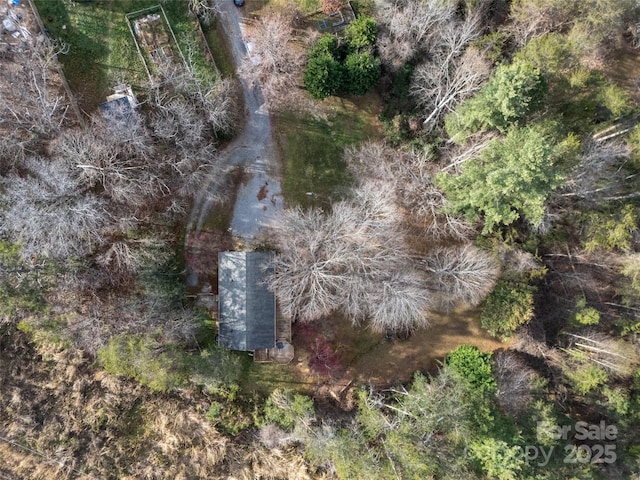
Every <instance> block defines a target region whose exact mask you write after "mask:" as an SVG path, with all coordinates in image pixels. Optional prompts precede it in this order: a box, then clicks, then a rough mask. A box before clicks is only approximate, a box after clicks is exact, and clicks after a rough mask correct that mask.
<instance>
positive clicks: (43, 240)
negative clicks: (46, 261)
mask: <svg viewBox="0 0 640 480" xmlns="http://www.w3.org/2000/svg"><path fill="white" fill-rule="evenodd" d="M25 168H26V169H27V170H28V175H26V176H19V175H17V174H11V175H9V176H7V177H5V178H4V179H3V180H2V185H3V195H2V197H3V203H4V204H5V208H4V209H3V211H1V212H0V216H1V218H2V222H0V225H1V226H0V233H2V234H3V235H5V236H6V237H7V238H10V239H12V240H13V241H17V242H20V243H21V244H22V255H23V256H24V257H25V258H29V257H30V256H32V255H35V256H39V255H45V256H47V255H50V256H53V257H58V258H68V257H70V256H72V255H84V254H86V253H88V252H90V251H91V250H92V249H93V247H94V246H95V245H97V244H99V243H101V242H102V241H103V238H102V229H103V228H104V227H105V226H106V225H107V224H108V223H109V220H110V219H109V216H108V214H107V213H106V211H105V202H104V200H102V199H100V198H98V197H97V196H95V195H93V194H91V193H89V192H88V191H87V189H86V188H83V187H82V185H81V184H80V182H79V180H78V179H77V177H74V176H73V175H72V172H71V171H70V169H69V167H68V166H67V165H65V164H64V163H63V162H57V161H47V160H45V159H43V158H39V157H35V158H29V159H27V161H26V162H25Z"/></svg>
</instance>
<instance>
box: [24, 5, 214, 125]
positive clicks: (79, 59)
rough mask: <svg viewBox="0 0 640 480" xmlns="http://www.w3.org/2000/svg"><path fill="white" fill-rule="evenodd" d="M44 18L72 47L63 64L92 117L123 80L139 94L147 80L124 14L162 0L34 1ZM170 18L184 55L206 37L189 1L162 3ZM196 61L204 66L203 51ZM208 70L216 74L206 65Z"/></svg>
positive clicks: (52, 32)
mask: <svg viewBox="0 0 640 480" xmlns="http://www.w3.org/2000/svg"><path fill="white" fill-rule="evenodd" d="M35 3H36V6H37V7H38V11H39V12H40V16H41V17H42V20H43V22H44V24H45V26H46V28H47V29H48V30H49V35H50V36H51V37H52V38H60V39H62V40H63V41H64V42H66V43H67V44H69V46H70V50H69V53H68V54H67V55H61V56H60V61H61V62H62V64H63V69H64V73H65V76H66V77H67V80H68V81H69V84H70V85H71V89H72V90H73V92H74V93H75V95H76V96H77V98H78V103H79V105H80V108H81V109H83V110H84V111H86V112H91V111H92V110H94V109H95V108H96V107H97V106H98V105H99V104H100V103H102V102H103V101H104V99H105V97H106V96H107V95H108V94H110V93H112V92H111V88H112V87H113V86H114V85H115V84H117V83H119V82H122V81H125V82H128V83H131V84H132V85H133V86H134V88H135V87H137V89H140V87H141V86H143V85H144V83H145V82H147V80H148V79H147V75H146V72H145V70H144V66H143V63H142V61H141V60H140V57H139V55H138V52H137V51H136V47H135V43H134V40H133V38H132V36H131V32H130V30H129V26H128V25H127V21H126V19H125V15H126V14H127V13H130V12H134V11H137V10H140V9H143V8H146V7H150V6H154V5H158V0H95V1H93V2H86V3H85V2H75V1H72V0H58V1H51V0H35ZM162 6H163V8H164V10H165V12H166V14H167V18H168V20H169V23H170V24H171V27H172V28H173V31H174V33H175V35H176V38H177V40H178V43H179V44H180V47H181V49H182V50H183V52H184V51H185V47H186V45H187V43H189V42H191V43H194V42H196V44H198V43H197V42H199V41H200V39H201V35H200V32H199V30H198V26H197V23H196V22H195V19H194V18H193V17H192V16H190V15H189V12H188V9H187V2H185V1H183V0H173V1H165V2H162ZM194 62H195V63H196V64H197V65H198V66H205V65H206V60H204V55H203V53H202V52H201V51H200V49H198V50H197V52H196V58H195V59H194ZM207 69H208V70H210V71H211V70H212V69H211V68H210V67H209V66H207Z"/></svg>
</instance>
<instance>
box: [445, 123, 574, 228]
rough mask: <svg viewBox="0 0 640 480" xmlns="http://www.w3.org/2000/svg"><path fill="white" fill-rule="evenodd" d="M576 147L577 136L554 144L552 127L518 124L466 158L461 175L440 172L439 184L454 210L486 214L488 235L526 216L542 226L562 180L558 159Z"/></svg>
mask: <svg viewBox="0 0 640 480" xmlns="http://www.w3.org/2000/svg"><path fill="white" fill-rule="evenodd" d="M576 151H577V141H576V139H575V138H574V137H572V136H569V137H567V138H566V139H564V140H562V141H560V142H558V143H556V142H555V140H554V135H553V132H551V131H550V129H549V127H545V126H543V125H541V124H534V125H532V126H529V127H525V128H515V129H513V130H511V131H510V132H509V133H508V134H507V135H506V136H505V137H504V139H495V140H493V141H491V142H490V143H489V145H488V146H487V147H486V148H485V149H484V150H483V151H482V152H481V154H480V156H479V157H477V158H474V159H472V160H469V161H467V162H466V163H465V164H464V165H463V168H462V173H461V174H460V175H451V174H447V173H441V174H439V175H438V176H437V177H436V183H437V185H438V186H439V187H440V188H442V189H443V190H444V192H445V195H446V196H447V198H448V200H449V202H450V206H449V208H450V209H451V210H452V211H454V212H458V213H463V214H465V215H466V216H467V217H469V218H472V219H473V218H477V217H478V216H480V215H481V216H482V217H483V219H484V228H483V232H484V233H488V232H490V231H491V230H492V229H493V228H494V227H495V226H497V225H510V224H512V223H513V222H515V221H516V220H518V219H520V218H522V217H524V218H526V219H527V220H528V221H529V222H531V223H532V224H533V225H539V224H540V223H541V222H542V220H543V217H544V213H545V202H546V200H547V197H548V196H549V194H550V193H551V191H552V190H553V189H554V188H556V187H558V186H559V185H560V184H561V182H562V179H563V174H562V173H561V171H562V170H561V168H560V167H561V165H559V163H560V160H561V159H562V158H564V157H566V156H570V155H572V154H575V153H576Z"/></svg>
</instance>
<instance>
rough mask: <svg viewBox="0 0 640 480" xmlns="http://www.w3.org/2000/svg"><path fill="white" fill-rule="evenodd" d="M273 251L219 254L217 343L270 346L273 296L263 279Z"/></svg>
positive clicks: (248, 347) (232, 346) (250, 347)
mask: <svg viewBox="0 0 640 480" xmlns="http://www.w3.org/2000/svg"><path fill="white" fill-rule="evenodd" d="M273 255H274V254H273V252H220V253H219V254H218V295H219V298H220V300H219V303H218V322H219V330H218V343H220V344H221V345H224V346H226V347H228V348H230V349H231V350H242V351H252V350H257V349H260V348H273V346H274V345H275V338H276V300H275V296H274V295H273V293H272V292H270V291H269V290H268V289H267V286H266V282H265V279H266V277H267V276H268V275H269V274H270V272H272V271H273V267H272V266H271V265H272V258H273Z"/></svg>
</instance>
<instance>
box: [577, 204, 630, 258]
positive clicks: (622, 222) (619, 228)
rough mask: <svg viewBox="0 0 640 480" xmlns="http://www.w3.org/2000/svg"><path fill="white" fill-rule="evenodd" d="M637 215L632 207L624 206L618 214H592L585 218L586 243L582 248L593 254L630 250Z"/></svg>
mask: <svg viewBox="0 0 640 480" xmlns="http://www.w3.org/2000/svg"><path fill="white" fill-rule="evenodd" d="M637 216H638V213H637V211H636V209H635V207H634V206H633V205H625V207H624V208H623V209H622V211H620V212H616V213H614V214H611V215H608V214H606V213H600V212H593V213H591V214H589V215H588V216H587V241H586V242H585V244H584V248H585V250H586V251H587V252H593V251H594V250H596V249H598V248H604V249H607V250H623V251H628V250H631V240H632V238H633V232H635V231H636V230H637V229H638V223H637Z"/></svg>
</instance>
